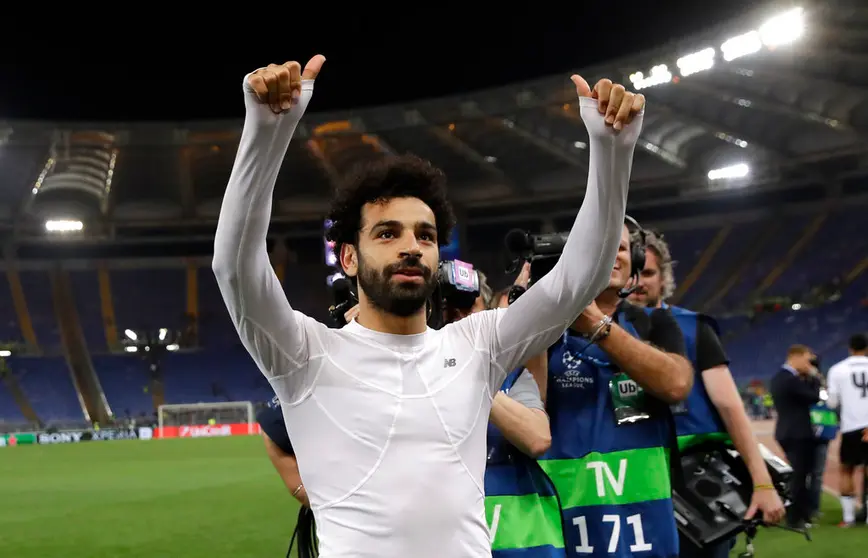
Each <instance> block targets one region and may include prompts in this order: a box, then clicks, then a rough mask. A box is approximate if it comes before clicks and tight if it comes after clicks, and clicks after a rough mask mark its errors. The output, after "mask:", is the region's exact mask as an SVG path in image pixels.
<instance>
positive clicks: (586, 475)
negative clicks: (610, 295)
mask: <svg viewBox="0 0 868 558" xmlns="http://www.w3.org/2000/svg"><path fill="white" fill-rule="evenodd" d="M618 322H619V324H620V325H621V326H622V327H623V328H624V329H626V330H627V331H628V332H629V333H630V334H631V335H633V336H634V337H640V336H639V335H637V333H636V330H635V328H634V327H633V324H631V323H628V322H627V320H625V319H623V312H619V313H618ZM546 408H547V410H548V413H549V417H550V420H551V425H552V446H551V449H550V450H549V451H548V453H546V454H545V455H544V456H543V458H542V459H541V460H540V465H542V468H543V469H544V470H545V471H546V472H547V473H548V476H549V478H550V479H551V480H552V481H553V482H554V485H555V487H556V489H557V493H558V496H559V498H560V504H561V507H562V510H563V525H564V534H565V538H566V551H567V555H568V556H599V557H604V556H605V557H616V558H626V557H634V556H642V557H648V558H674V557H675V556H678V534H677V532H676V527H675V519H674V510H673V507H672V499H671V485H670V477H669V474H670V470H669V450H668V448H669V447H670V445H671V441H672V438H673V434H672V429H671V419H670V418H669V413H668V412H666V408H665V406H664V405H663V404H662V403H660V402H659V401H657V400H654V399H652V398H650V397H648V396H647V395H646V394H645V393H644V392H643V391H642V389H641V388H639V387H638V386H637V385H636V383H635V382H633V381H632V380H630V379H629V378H627V377H626V375H624V374H622V373H620V372H619V370H618V369H617V367H616V366H615V365H614V364H613V363H612V362H611V360H610V358H609V356H608V355H607V354H606V353H605V352H604V351H603V350H602V349H600V348H599V347H598V346H597V345H589V343H588V341H587V340H585V339H582V338H578V337H574V336H572V335H570V334H569V333H565V334H564V337H563V338H562V340H561V342H559V343H558V344H556V345H555V346H554V347H552V349H551V350H550V357H549V387H548V398H547V402H546ZM653 408H656V412H653V413H652V412H648V413H647V414H645V413H642V412H637V411H636V409H640V410H641V409H646V410H648V411H652V410H654V409H653ZM661 409H662V412H661ZM640 415H644V418H642V417H641V416H640ZM619 421H620V423H621V424H620V425H619V424H618V423H619Z"/></svg>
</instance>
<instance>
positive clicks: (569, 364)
mask: <svg viewBox="0 0 868 558" xmlns="http://www.w3.org/2000/svg"><path fill="white" fill-rule="evenodd" d="M561 362H563V364H564V366H565V367H566V368H567V370H575V369H576V368H578V367H579V366H581V365H582V359H580V358H579V357H578V356H576V355H574V354H573V353H571V352H570V351H564V356H563V357H562V358H561Z"/></svg>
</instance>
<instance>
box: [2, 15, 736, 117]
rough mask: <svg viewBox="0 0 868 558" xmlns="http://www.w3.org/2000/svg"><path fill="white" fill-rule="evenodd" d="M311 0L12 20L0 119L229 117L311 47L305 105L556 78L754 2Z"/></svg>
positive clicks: (336, 105) (390, 99) (370, 101)
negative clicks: (352, 5) (311, 2)
mask: <svg viewBox="0 0 868 558" xmlns="http://www.w3.org/2000/svg"><path fill="white" fill-rule="evenodd" d="M181 4H184V3H178V5H179V6H180V5H181ZM238 4H239V3H237V2H236V3H235V4H234V5H238ZM242 4H245V5H249V6H253V5H254V3H251V2H249V1H248V2H243V3H242ZM321 4H322V5H323V6H324V8H325V11H326V13H319V14H317V13H315V12H313V10H303V12H304V13H303V14H301V15H299V16H297V17H296V16H294V15H293V14H294V12H293V11H292V10H290V13H287V14H283V15H281V14H279V13H278V12H279V11H280V10H278V9H277V8H274V7H272V8H269V11H270V12H271V13H273V14H274V15H268V16H264V17H262V19H261V20H257V19H256V18H255V17H253V16H249V15H247V16H243V17H239V18H238V19H239V22H238V23H237V24H230V19H231V18H232V14H230V13H229V12H228V11H227V10H223V11H219V10H218V13H217V14H216V15H214V14H212V16H211V18H212V19H213V21H212V20H208V21H207V22H206V21H205V20H199V21H198V22H194V21H193V20H190V21H187V20H180V19H173V18H172V17H170V16H166V17H165V18H164V17H163V16H162V15H161V14H159V13H155V14H145V15H142V14H141V12H142V11H145V12H146V11H147V10H148V5H141V4H132V5H128V4H122V5H123V6H130V7H131V8H132V9H137V10H138V11H139V13H138V14H137V15H136V16H135V17H133V18H132V19H131V20H130V21H133V22H136V23H125V24H123V25H118V26H115V27H112V26H108V27H100V28H93V31H92V32H91V31H90V30H89V28H88V27H87V26H84V25H83V26H76V31H75V32H73V31H72V30H70V29H69V28H67V29H66V30H56V31H54V32H51V33H49V32H38V31H37V32H35V29H37V28H36V27H29V29H27V30H20V29H19V30H15V27H14V26H13V27H12V29H11V30H10V31H9V32H8V33H7V34H6V35H5V36H4V37H2V39H0V42H2V47H3V51H2V58H0V63H2V64H0V70H2V77H0V119H5V118H10V119H12V118H26V119H49V120H175V121H177V120H190V119H200V118H235V117H240V116H242V114H243V104H242V102H241V96H240V87H241V79H242V78H243V76H244V75H245V74H246V73H247V72H249V71H251V70H253V69H256V68H257V67H260V66H264V65H267V64H268V63H271V62H275V63H282V62H285V61H286V60H291V59H298V60H299V61H300V62H301V63H302V66H303V65H304V62H305V61H306V60H307V59H308V58H309V57H310V56H311V55H313V54H316V53H317V52H321V53H322V54H324V55H325V56H326V57H327V58H328V62H327V63H326V65H325V66H324V68H323V73H322V74H321V76H320V79H319V80H318V82H317V91H316V95H315V96H314V100H313V102H312V104H311V110H330V109H346V108H353V107H360V106H368V105H378V104H387V103H394V102H399V101H405V100H412V99H419V98H425V97H432V96H439V95H446V94H451V93H457V92H462V91H472V90H474V89H479V88H484V87H490V86H496V85H504V84H508V83H512V82H517V81H521V80H526V79H531V78H534V77H539V76H545V75H552V74H557V73H560V72H563V73H564V80H566V79H567V78H568V77H569V76H568V72H569V71H571V70H575V69H579V68H582V67H586V66H590V65H592V64H596V63H599V62H602V61H605V60H607V59H613V58H618V57H621V56H624V55H627V54H630V53H635V52H639V51H641V50H644V49H648V48H652V47H655V46H658V45H661V44H663V43H665V42H668V41H669V40H671V39H672V38H674V37H679V36H683V35H687V34H691V33H693V32H696V31H697V30H699V29H701V28H703V27H707V26H710V25H712V24H714V23H715V22H720V21H725V20H727V19H730V18H733V17H736V16H738V15H739V14H740V13H742V12H743V11H744V10H745V8H746V7H747V6H749V5H751V4H752V3H751V2H748V1H744V0H715V1H706V2H700V1H696V0H693V1H684V0H665V1H663V0H656V1H655V0H649V1H648V2H645V3H640V2H634V1H632V0H627V1H625V0H622V1H620V2H618V1H614V0H608V1H605V2H604V1H597V2H575V1H574V2H572V3H570V4H567V3H564V4H563V5H570V6H571V7H570V8H569V9H566V10H564V9H556V8H553V7H551V8H539V7H537V6H540V5H541V4H542V3H535V2H530V3H529V2H524V3H520V4H516V5H514V6H515V7H514V8H512V9H507V7H508V4H507V3H503V2H501V3H498V4H493V3H486V4H491V5H495V6H498V9H497V10H495V11H493V12H492V13H491V14H490V16H489V17H482V16H475V15H472V14H471V12H472V13H479V12H483V10H482V9H481V8H479V9H474V8H473V6H475V5H476V4H477V3H476V2H464V3H461V4H457V5H459V6H463V7H464V9H460V10H459V9H449V8H444V7H442V6H444V5H445V4H438V3H402V4H400V6H402V10H401V11H400V12H397V11H392V10H386V9H382V8H380V9H377V10H371V11H369V12H368V13H366V14H365V15H361V16H359V15H357V14H351V13H345V12H343V11H341V10H339V9H338V8H337V6H338V5H339V4H338V3H335V2H321ZM479 4H482V2H479ZM212 5H216V4H212ZM287 5H291V4H287ZM381 5H382V4H381ZM396 5H397V4H396ZM449 5H451V4H449ZM643 6H654V8H653V9H651V8H649V7H643ZM534 7H537V9H536V10H534ZM118 9H120V6H119V7H118ZM308 12H310V13H308ZM203 17H204V16H203ZM214 18H216V19H214ZM148 19H153V21H147V20H148ZM333 20H338V21H340V22H342V23H340V22H339V23H334V21H333ZM167 22H168V23H167ZM9 23H10V24H11V23H12V22H11V21H10V22H9ZM90 25H93V21H91V22H90ZM24 33H28V34H27V36H24V35H23V34H24ZM19 34H20V36H19Z"/></svg>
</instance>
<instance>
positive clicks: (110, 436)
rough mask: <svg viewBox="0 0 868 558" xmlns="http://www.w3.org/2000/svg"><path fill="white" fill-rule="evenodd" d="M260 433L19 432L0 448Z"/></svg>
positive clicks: (225, 427) (191, 428)
mask: <svg viewBox="0 0 868 558" xmlns="http://www.w3.org/2000/svg"><path fill="white" fill-rule="evenodd" d="M260 432H261V430H260V428H259V425H258V424H247V423H238V424H195V425H185V426H164V427H162V428H150V427H141V428H101V429H100V430H64V431H62V432H20V433H17V434H0V448H3V447H11V446H23V445H32V444H76V443H80V442H101V441H105V440H151V439H153V438H216V437H222V436H249V435H251V434H259V433H260Z"/></svg>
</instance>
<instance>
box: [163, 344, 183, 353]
mask: <svg viewBox="0 0 868 558" xmlns="http://www.w3.org/2000/svg"><path fill="white" fill-rule="evenodd" d="M180 348H181V346H180V345H178V344H177V343H171V344H169V345H166V350H167V351H172V352H175V351H177V350H178V349H180Z"/></svg>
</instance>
